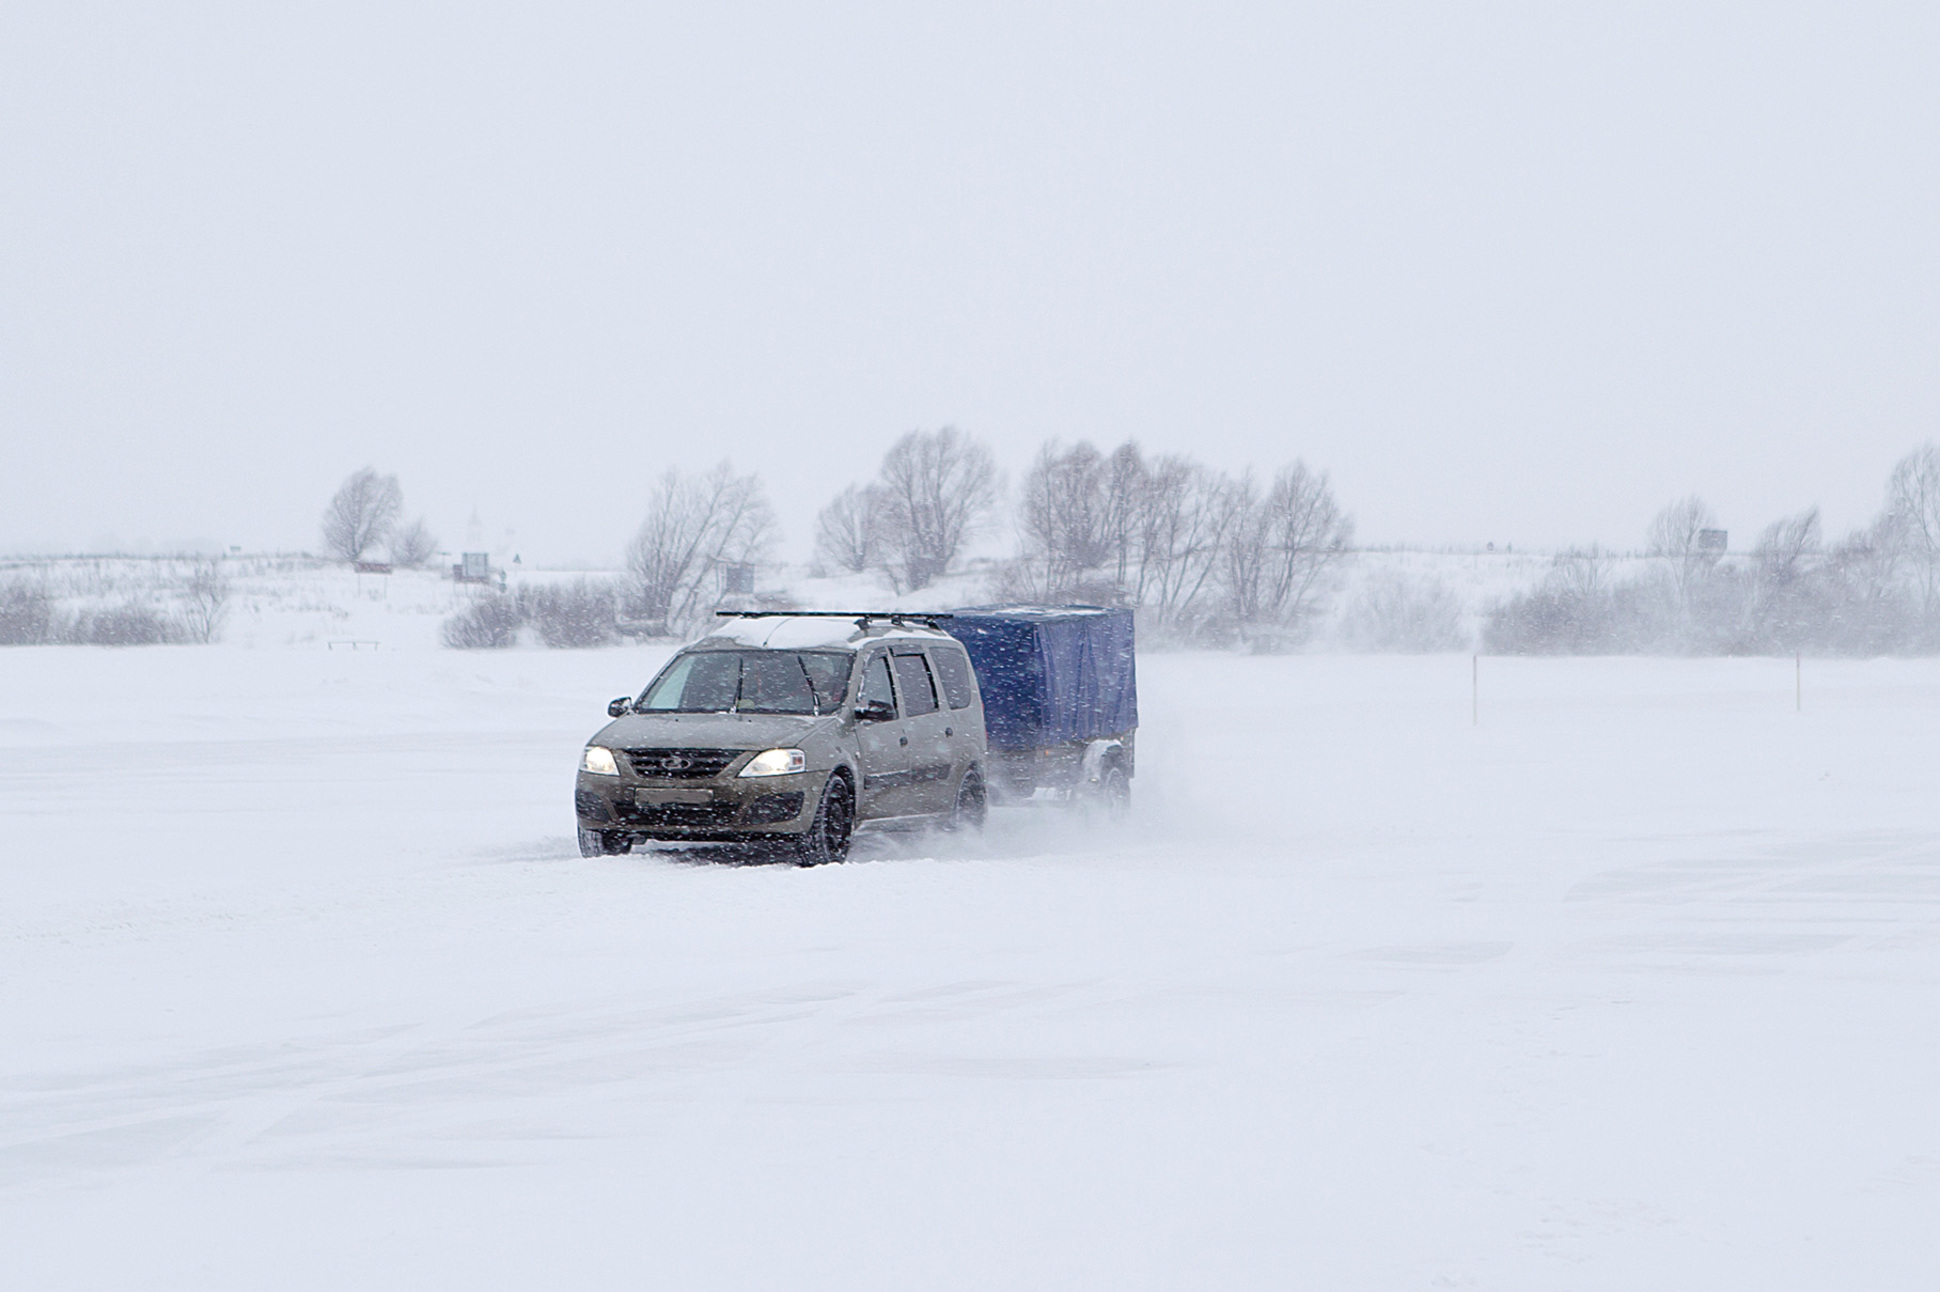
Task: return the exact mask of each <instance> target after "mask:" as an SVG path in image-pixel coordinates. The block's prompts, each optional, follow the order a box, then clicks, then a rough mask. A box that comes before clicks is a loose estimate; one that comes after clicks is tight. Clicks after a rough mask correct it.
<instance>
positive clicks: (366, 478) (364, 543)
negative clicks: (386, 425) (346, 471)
mask: <svg viewBox="0 0 1940 1292" xmlns="http://www.w3.org/2000/svg"><path fill="white" fill-rule="evenodd" d="M403 510H404V491H403V490H402V489H400V488H399V487H398V483H397V477H396V476H380V475H378V474H377V472H376V471H375V470H373V469H372V468H370V467H365V468H364V469H363V470H361V471H356V472H353V473H351V475H350V476H349V477H348V478H347V479H346V480H345V481H344V482H343V484H342V485H340V486H339V487H338V489H337V494H336V496H335V497H334V498H332V499H331V500H330V505H329V506H328V507H326V508H324V510H323V547H324V550H325V551H326V552H329V553H330V554H331V555H332V556H336V557H338V558H340V559H342V560H345V561H361V560H363V559H364V554H365V553H366V552H368V551H370V550H371V549H372V548H373V547H375V546H377V544H379V543H381V542H383V541H384V539H385V538H387V537H388V536H389V535H390V533H391V529H392V527H393V526H394V525H396V524H397V518H398V513H400V512H401V511H403Z"/></svg>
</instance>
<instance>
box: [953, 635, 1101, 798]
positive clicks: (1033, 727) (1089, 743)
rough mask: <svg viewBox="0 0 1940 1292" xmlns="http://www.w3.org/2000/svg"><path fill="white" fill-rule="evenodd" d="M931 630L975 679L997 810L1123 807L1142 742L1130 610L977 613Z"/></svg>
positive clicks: (989, 777) (990, 780) (990, 778)
mask: <svg viewBox="0 0 1940 1292" xmlns="http://www.w3.org/2000/svg"><path fill="white" fill-rule="evenodd" d="M936 622H937V626H938V627H940V628H942V629H943V630H944V631H945V632H947V633H949V634H950V635H951V636H952V637H954V638H956V639H957V640H958V641H960V642H962V643H963V647H964V650H965V651H966V652H967V653H968V654H969V656H970V664H971V667H972V668H973V669H974V670H975V671H976V674H977V689H978V691H979V692H980V693H981V694H982V697H983V709H984V728H985V732H986V735H987V738H988V742H989V763H988V770H989V776H988V779H989V783H990V789H991V793H992V797H993V799H994V800H996V801H999V802H1004V801H1010V802H1015V801H1019V800H1022V799H1028V798H1032V797H1034V796H1037V797H1041V796H1051V797H1061V798H1070V799H1089V800H1095V801H1098V802H1101V803H1102V804H1104V806H1105V807H1106V808H1107V809H1109V810H1112V811H1122V810H1124V809H1125V808H1126V807H1128V806H1129V804H1130V801H1131V782H1132V776H1133V774H1134V773H1135V772H1136V770H1137V735H1138V662H1137V651H1136V641H1135V634H1134V625H1133V621H1132V612H1131V611H1130V610H1123V609H1108V608H1106V607H1102V606H973V607H970V608H967V609H962V610H957V611H955V612H953V613H952V614H951V615H950V616H949V617H947V618H943V617H939V618H938V620H937V621H936Z"/></svg>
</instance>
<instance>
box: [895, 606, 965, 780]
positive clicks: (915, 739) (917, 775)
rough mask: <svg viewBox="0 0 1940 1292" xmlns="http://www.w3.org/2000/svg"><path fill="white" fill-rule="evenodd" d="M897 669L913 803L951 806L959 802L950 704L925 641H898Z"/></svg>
mask: <svg viewBox="0 0 1940 1292" xmlns="http://www.w3.org/2000/svg"><path fill="white" fill-rule="evenodd" d="M890 663H891V664H893V665H894V666H895V671H896V696H897V699H898V700H900V701H901V703H902V714H903V734H904V735H905V736H906V737H908V739H909V745H908V750H909V756H910V757H909V780H910V794H909V799H908V804H909V806H908V807H907V808H905V809H904V810H905V811H907V812H911V813H916V812H948V811H949V810H950V809H951V808H952V807H954V806H955V805H956V779H955V777H953V776H952V775H951V771H952V769H953V767H954V764H955V761H956V758H955V750H954V748H953V746H954V745H955V743H956V742H955V739H954V732H951V733H948V734H946V732H945V728H947V727H950V726H951V725H952V724H951V722H950V713H949V710H947V709H945V708H944V707H943V701H942V696H941V695H940V694H939V693H938V691H937V686H936V678H935V677H934V676H933V675H932V674H931V673H930V662H929V659H928V658H927V657H926V656H925V655H924V654H923V648H922V646H921V645H920V644H916V643H911V644H910V645H908V646H899V647H897V648H896V649H895V651H894V653H893V654H892V655H891V656H890Z"/></svg>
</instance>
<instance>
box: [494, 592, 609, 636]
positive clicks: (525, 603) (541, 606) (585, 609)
mask: <svg viewBox="0 0 1940 1292" xmlns="http://www.w3.org/2000/svg"><path fill="white" fill-rule="evenodd" d="M618 604H619V601H618V597H617V596H616V595H615V593H614V590H613V586H612V585H611V584H609V583H591V582H588V581H587V580H585V579H578V580H575V581H574V582H572V583H554V584H544V585H540V586H536V587H528V588H521V589H520V590H519V598H518V610H519V612H520V616H521V617H522V618H523V619H524V620H525V621H526V622H527V623H529V624H531V625H532V626H533V628H534V629H535V630H536V631H537V632H538V634H539V640H540V641H542V642H544V643H545V644H546V645H548V646H558V647H583V646H605V645H607V644H608V643H609V642H611V641H613V640H614V638H615V637H616V636H617V635H618V628H617V627H616V619H617V611H618Z"/></svg>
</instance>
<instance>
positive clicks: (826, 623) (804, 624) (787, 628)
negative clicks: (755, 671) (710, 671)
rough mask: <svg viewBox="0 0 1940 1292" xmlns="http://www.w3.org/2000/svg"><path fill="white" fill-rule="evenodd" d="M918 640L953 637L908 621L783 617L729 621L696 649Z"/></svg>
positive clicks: (785, 647)
mask: <svg viewBox="0 0 1940 1292" xmlns="http://www.w3.org/2000/svg"><path fill="white" fill-rule="evenodd" d="M905 638H915V639H917V640H919V641H939V640H940V641H949V640H950V635H949V634H948V633H946V632H942V631H940V630H938V629H935V628H927V627H924V626H922V625H919V624H913V623H908V622H905V623H903V624H900V625H899V624H895V623H892V622H889V621H888V620H873V619H872V620H870V621H869V624H868V627H867V628H862V627H858V626H857V624H856V621H855V620H854V619H828V618H818V617H812V616H807V615H784V616H777V617H774V618H762V619H729V620H726V621H724V622H723V623H722V624H721V625H720V627H718V628H716V629H715V630H714V631H713V632H711V633H709V634H708V635H707V636H705V637H703V638H701V639H700V640H699V641H697V642H695V643H694V646H695V647H696V648H700V647H705V648H708V649H720V648H725V647H730V646H740V647H749V646H754V647H762V648H766V649H768V650H813V649H816V648H818V647H819V648H823V649H827V648H830V647H835V648H839V649H842V650H855V649H856V648H857V647H859V646H864V645H867V644H868V643H869V642H872V641H889V640H895V639H905Z"/></svg>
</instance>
